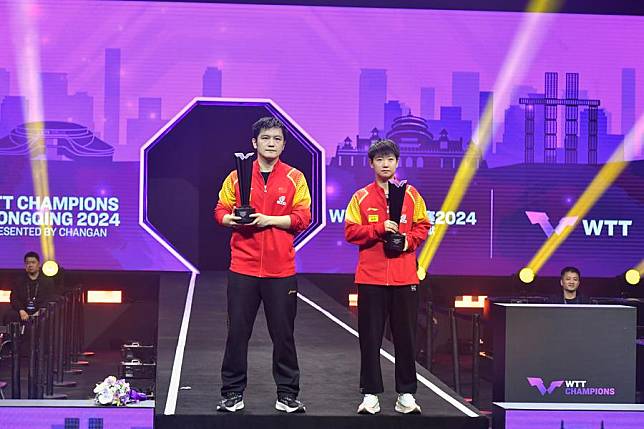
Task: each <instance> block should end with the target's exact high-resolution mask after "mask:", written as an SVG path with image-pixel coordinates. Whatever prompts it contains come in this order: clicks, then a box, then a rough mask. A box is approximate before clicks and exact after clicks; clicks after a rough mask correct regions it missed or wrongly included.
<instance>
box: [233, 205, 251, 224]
mask: <svg viewBox="0 0 644 429" xmlns="http://www.w3.org/2000/svg"><path fill="white" fill-rule="evenodd" d="M253 213H255V209H254V208H252V207H250V206H242V207H238V208H236V209H235V216H237V217H240V218H241V219H239V220H238V221H237V223H239V224H242V225H248V224H249V223H253V220H255V219H254V218H252V217H250V215H252V214H253Z"/></svg>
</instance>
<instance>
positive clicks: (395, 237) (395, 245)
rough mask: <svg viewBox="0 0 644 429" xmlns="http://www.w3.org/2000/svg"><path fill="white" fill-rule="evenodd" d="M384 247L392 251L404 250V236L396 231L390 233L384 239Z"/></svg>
mask: <svg viewBox="0 0 644 429" xmlns="http://www.w3.org/2000/svg"><path fill="white" fill-rule="evenodd" d="M385 249H387V250H390V251H392V252H403V251H404V250H405V236H404V235H403V234H398V233H390V234H388V235H387V237H386V239H385Z"/></svg>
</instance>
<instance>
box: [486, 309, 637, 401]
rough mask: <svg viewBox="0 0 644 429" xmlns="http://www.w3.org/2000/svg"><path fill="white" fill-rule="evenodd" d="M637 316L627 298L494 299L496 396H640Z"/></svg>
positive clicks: (621, 398)
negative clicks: (609, 301)
mask: <svg viewBox="0 0 644 429" xmlns="http://www.w3.org/2000/svg"><path fill="white" fill-rule="evenodd" d="M636 318H637V314H636V309H635V308H633V307H628V306H622V305H565V304H556V305H551V304H503V303H495V304H493V305H492V308H491V319H492V326H493V329H494V387H493V400H494V401H495V402H531V403H535V402H549V403H552V402H571V403H584V402H588V403H622V404H623V403H627V404H628V403H633V402H635V348H636Z"/></svg>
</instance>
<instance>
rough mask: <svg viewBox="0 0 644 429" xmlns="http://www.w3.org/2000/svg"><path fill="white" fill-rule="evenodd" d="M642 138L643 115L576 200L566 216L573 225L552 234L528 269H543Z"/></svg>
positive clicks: (608, 185)
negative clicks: (624, 157) (625, 154)
mask: <svg viewBox="0 0 644 429" xmlns="http://www.w3.org/2000/svg"><path fill="white" fill-rule="evenodd" d="M643 136H644V115H642V116H640V118H639V119H638V120H637V122H636V123H635V126H634V127H633V128H632V129H631V130H630V132H629V133H628V134H627V135H626V136H625V137H624V140H623V141H622V143H621V144H620V145H619V147H618V148H617V149H615V151H614V152H613V154H612V155H611V157H610V159H609V160H608V162H607V163H606V164H604V166H603V167H602V168H601V170H599V173H597V175H596V176H595V178H594V179H593V181H592V182H590V185H588V187H587V188H586V190H585V191H584V193H583V194H582V195H581V197H579V199H577V202H575V205H574V206H573V207H572V208H571V209H570V210H569V211H568V213H567V214H566V216H567V217H576V218H577V220H576V221H575V223H574V225H571V226H568V227H566V228H564V230H563V231H562V232H561V233H560V234H557V233H554V234H552V235H551V236H550V237H548V239H547V240H546V241H545V243H543V245H542V246H541V248H540V249H539V251H538V252H537V253H536V254H535V256H534V257H533V258H532V260H531V261H530V263H529V264H528V267H530V268H532V270H533V271H534V272H535V273H537V272H539V270H540V269H541V267H543V265H544V264H545V263H546V261H547V260H548V259H550V256H552V254H553V253H554V252H555V250H557V248H558V247H559V246H560V245H561V244H562V243H563V242H564V241H565V240H566V238H568V236H569V235H570V233H571V232H572V231H573V230H574V229H575V227H576V226H577V225H578V224H579V222H580V221H581V219H582V218H583V217H584V216H585V215H586V213H588V211H589V210H590V209H591V208H592V207H593V206H594V205H595V203H596V202H597V200H598V199H599V198H600V197H601V196H602V195H603V194H604V192H606V190H607V189H608V188H609V187H610V185H612V183H613V182H614V181H615V179H617V177H619V175H620V174H621V173H622V171H623V170H624V168H626V166H627V165H628V162H626V161H623V160H622V157H623V153H624V148H625V147H631V146H632V145H633V144H636V143H637V142H639V141H640V140H641V139H642V137H643Z"/></svg>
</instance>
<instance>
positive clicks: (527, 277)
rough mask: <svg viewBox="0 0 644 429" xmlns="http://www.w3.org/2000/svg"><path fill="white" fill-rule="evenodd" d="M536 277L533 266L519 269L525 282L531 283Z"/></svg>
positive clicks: (521, 278) (520, 276) (520, 275)
mask: <svg viewBox="0 0 644 429" xmlns="http://www.w3.org/2000/svg"><path fill="white" fill-rule="evenodd" d="M534 277H535V272H534V271H533V270H532V268H529V267H525V268H522V269H521V271H519V280H521V281H522V282H523V283H525V284H530V283H532V282H533V281H534Z"/></svg>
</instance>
